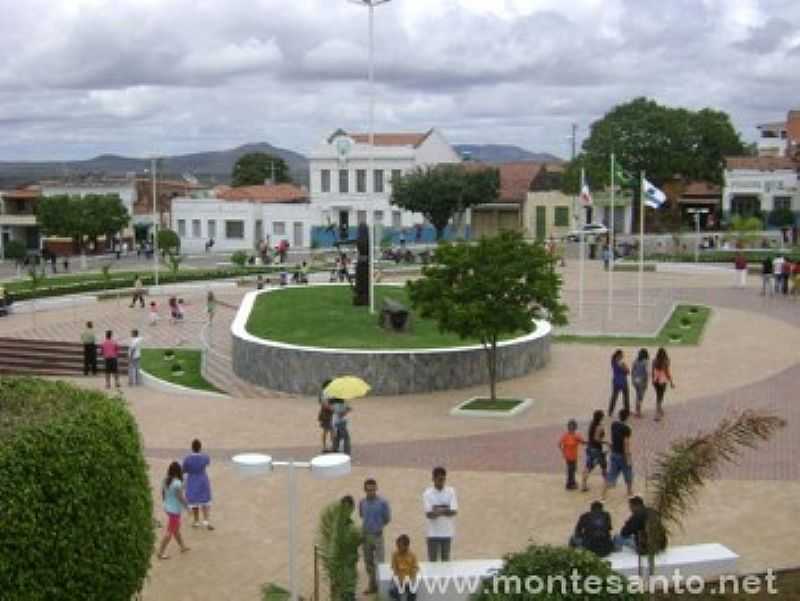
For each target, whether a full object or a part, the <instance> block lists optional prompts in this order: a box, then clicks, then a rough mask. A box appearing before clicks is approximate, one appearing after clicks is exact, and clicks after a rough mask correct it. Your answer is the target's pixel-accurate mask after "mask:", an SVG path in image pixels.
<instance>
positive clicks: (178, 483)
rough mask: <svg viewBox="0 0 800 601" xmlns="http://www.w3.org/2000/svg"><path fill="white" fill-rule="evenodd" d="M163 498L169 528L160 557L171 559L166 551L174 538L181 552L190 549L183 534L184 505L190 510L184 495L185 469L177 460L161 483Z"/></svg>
mask: <svg viewBox="0 0 800 601" xmlns="http://www.w3.org/2000/svg"><path fill="white" fill-rule="evenodd" d="M161 498H162V499H163V500H164V512H165V513H166V514H167V529H166V532H164V536H163V537H162V538H161V544H160V545H159V546H158V558H159V559H169V555H167V553H166V551H167V545H168V544H169V542H170V541H171V540H172V539H173V538H174V539H175V540H176V541H177V542H178V546H179V547H180V549H181V553H186V551H188V550H189V547H187V546H186V545H185V544H184V543H183V537H182V536H181V513H183V508H184V507H185V508H186V511H189V505H188V504H187V503H186V497H184V495H183V471H182V470H181V464H180V463H178V462H177V461H173V462H172V463H170V464H169V468H167V477H166V478H164V483H163V484H162V485H161Z"/></svg>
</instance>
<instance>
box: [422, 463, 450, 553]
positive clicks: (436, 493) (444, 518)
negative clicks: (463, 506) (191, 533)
mask: <svg viewBox="0 0 800 601" xmlns="http://www.w3.org/2000/svg"><path fill="white" fill-rule="evenodd" d="M446 480H447V470H445V469H444V468H443V467H436V468H434V469H433V486H431V487H428V488H427V489H425V492H424V493H423V494H422V506H423V508H424V510H425V517H426V518H428V527H427V542H428V561H450V546H451V545H450V544H451V542H452V540H453V536H454V535H455V516H456V514H457V513H458V500H457V499H456V491H455V489H454V488H453V487H452V486H445V482H446Z"/></svg>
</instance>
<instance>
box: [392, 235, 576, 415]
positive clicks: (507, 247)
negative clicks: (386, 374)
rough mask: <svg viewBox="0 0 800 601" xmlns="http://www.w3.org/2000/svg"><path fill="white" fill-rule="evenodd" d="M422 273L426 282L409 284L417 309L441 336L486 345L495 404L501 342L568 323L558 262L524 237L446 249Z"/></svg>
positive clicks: (505, 237)
mask: <svg viewBox="0 0 800 601" xmlns="http://www.w3.org/2000/svg"><path fill="white" fill-rule="evenodd" d="M422 273H423V277H422V278H421V279H419V280H416V281H409V282H408V283H407V284H406V286H407V287H408V291H409V298H410V299H411V303H412V305H413V306H414V308H415V309H417V310H418V311H419V312H420V313H421V315H422V316H423V317H429V318H433V319H435V320H436V321H437V322H438V324H439V329H440V330H442V331H446V332H454V333H455V334H458V335H459V336H460V337H461V338H477V339H479V340H480V341H481V344H482V345H483V348H484V350H485V351H486V360H487V368H488V371H489V390H490V396H491V398H492V399H495V398H496V394H495V388H496V383H497V342H498V340H499V339H500V337H501V336H503V335H504V334H514V333H516V332H529V331H530V330H531V329H532V327H533V325H532V323H531V322H532V320H533V319H537V318H546V319H549V320H550V322H552V323H553V324H556V325H561V324H564V323H566V321H567V320H566V310H567V308H566V307H565V306H564V305H563V304H561V302H560V301H559V291H560V287H561V277H560V276H559V275H558V274H557V273H556V272H555V269H554V268H553V258H552V257H551V256H550V255H549V254H548V253H547V251H546V250H545V249H544V247H543V246H542V245H541V244H539V243H535V244H531V243H528V242H526V241H525V239H524V238H523V237H522V234H521V233H519V232H503V233H501V234H500V235H499V236H497V237H494V238H482V239H481V240H479V241H478V242H477V243H476V244H467V243H464V242H458V243H442V244H440V245H439V246H438V247H437V248H436V251H435V253H434V262H433V264H432V265H430V266H427V267H424V268H423V270H422Z"/></svg>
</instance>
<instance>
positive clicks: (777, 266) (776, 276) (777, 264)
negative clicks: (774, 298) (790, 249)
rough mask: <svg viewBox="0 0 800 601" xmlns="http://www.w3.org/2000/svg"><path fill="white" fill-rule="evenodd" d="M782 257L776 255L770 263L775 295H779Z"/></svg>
mask: <svg viewBox="0 0 800 601" xmlns="http://www.w3.org/2000/svg"><path fill="white" fill-rule="evenodd" d="M783 261H784V259H783V255H778V256H777V257H775V260H774V261H773V262H772V279H773V280H774V282H775V294H780V293H781V278H782V277H783Z"/></svg>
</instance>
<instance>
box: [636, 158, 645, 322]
mask: <svg viewBox="0 0 800 601" xmlns="http://www.w3.org/2000/svg"><path fill="white" fill-rule="evenodd" d="M643 273H644V171H642V173H641V181H640V182H639V282H638V284H639V302H638V303H637V309H638V316H639V321H640V322H641V321H642V274H643Z"/></svg>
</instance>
